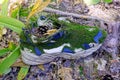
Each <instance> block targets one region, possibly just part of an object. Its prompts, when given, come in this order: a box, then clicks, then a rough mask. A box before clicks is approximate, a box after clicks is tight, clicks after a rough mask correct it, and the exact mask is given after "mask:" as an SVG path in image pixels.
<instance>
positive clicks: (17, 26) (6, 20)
mask: <svg viewBox="0 0 120 80" xmlns="http://www.w3.org/2000/svg"><path fill="white" fill-rule="evenodd" d="M0 25H3V26H5V27H7V28H9V29H11V30H13V31H15V32H17V33H18V34H20V33H21V31H22V28H23V27H25V25H24V23H22V22H21V21H19V20H17V19H14V18H11V17H7V16H0Z"/></svg>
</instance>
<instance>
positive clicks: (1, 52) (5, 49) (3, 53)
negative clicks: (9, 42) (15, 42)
mask: <svg viewBox="0 0 120 80" xmlns="http://www.w3.org/2000/svg"><path fill="white" fill-rule="evenodd" d="M7 52H9V49H8V48H4V49H1V50H0V56H3V55H5V54H6V53H7Z"/></svg>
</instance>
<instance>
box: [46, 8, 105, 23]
mask: <svg viewBox="0 0 120 80" xmlns="http://www.w3.org/2000/svg"><path fill="white" fill-rule="evenodd" d="M44 11H45V12H50V13H55V14H59V15H63V16H73V17H76V18H84V19H96V20H99V21H101V19H99V18H97V17H94V16H88V15H80V14H76V13H69V12H64V11H60V10H56V9H52V8H48V7H47V8H45V9H44ZM102 21H103V20H102Z"/></svg>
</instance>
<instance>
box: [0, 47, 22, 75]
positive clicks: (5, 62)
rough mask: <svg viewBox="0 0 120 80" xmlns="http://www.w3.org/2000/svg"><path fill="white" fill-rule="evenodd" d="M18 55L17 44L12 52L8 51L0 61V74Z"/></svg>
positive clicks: (18, 48)
mask: <svg viewBox="0 0 120 80" xmlns="http://www.w3.org/2000/svg"><path fill="white" fill-rule="evenodd" d="M19 57H20V46H18V47H17V48H16V49H15V50H14V51H13V52H11V53H10V55H8V56H7V57H6V58H5V59H4V60H3V61H1V63H0V74H3V73H4V72H5V71H6V70H7V69H8V68H9V67H10V66H12V64H13V63H14V62H15V61H16V60H17V59H18V58H19Z"/></svg>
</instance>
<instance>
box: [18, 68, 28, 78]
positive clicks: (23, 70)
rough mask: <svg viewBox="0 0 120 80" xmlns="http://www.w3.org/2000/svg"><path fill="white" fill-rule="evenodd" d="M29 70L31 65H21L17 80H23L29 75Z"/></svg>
mask: <svg viewBox="0 0 120 80" xmlns="http://www.w3.org/2000/svg"><path fill="white" fill-rule="evenodd" d="M28 71H29V66H24V67H21V69H20V71H19V73H18V76H17V80H23V79H24V78H25V76H26V75H27V73H28Z"/></svg>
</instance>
